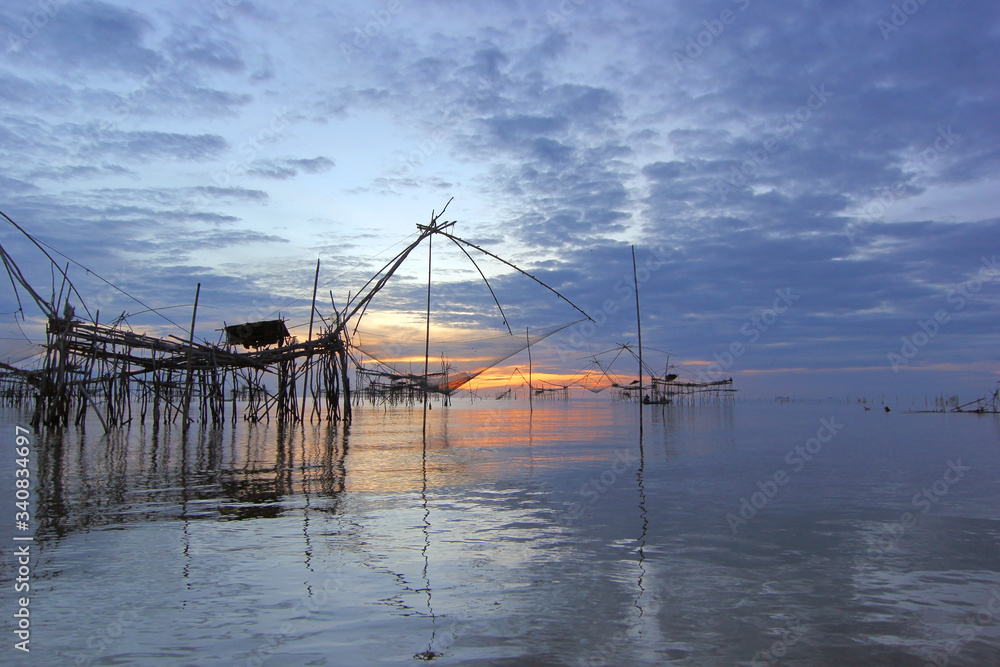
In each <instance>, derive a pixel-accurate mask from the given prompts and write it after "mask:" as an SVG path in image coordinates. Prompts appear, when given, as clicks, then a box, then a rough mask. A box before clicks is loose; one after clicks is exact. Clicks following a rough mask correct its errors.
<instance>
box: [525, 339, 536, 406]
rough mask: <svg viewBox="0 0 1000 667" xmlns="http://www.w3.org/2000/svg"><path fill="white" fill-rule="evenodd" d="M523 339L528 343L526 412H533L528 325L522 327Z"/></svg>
mask: <svg viewBox="0 0 1000 667" xmlns="http://www.w3.org/2000/svg"><path fill="white" fill-rule="evenodd" d="M524 340H525V341H526V342H527V343H528V414H535V402H534V398H533V397H532V395H533V394H534V393H535V388H534V386H533V385H532V383H531V338H530V337H529V336H528V327H524Z"/></svg>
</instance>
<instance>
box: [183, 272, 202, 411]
mask: <svg viewBox="0 0 1000 667" xmlns="http://www.w3.org/2000/svg"><path fill="white" fill-rule="evenodd" d="M199 296H201V283H198V288H197V289H196V290H195V292H194V308H192V309H191V331H190V333H189V334H188V349H187V380H186V381H185V385H184V428H187V425H188V414H189V413H190V412H191V381H192V380H193V378H192V377H191V353H192V352H193V351H194V323H195V319H196V318H197V317H198V297H199Z"/></svg>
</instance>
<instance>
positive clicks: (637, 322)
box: [632, 246, 642, 406]
mask: <svg viewBox="0 0 1000 667" xmlns="http://www.w3.org/2000/svg"><path fill="white" fill-rule="evenodd" d="M632 280H633V281H635V326H636V329H638V332H639V405H640V406H641V405H642V318H641V317H640V316H639V275H638V273H637V272H636V268H635V246H632Z"/></svg>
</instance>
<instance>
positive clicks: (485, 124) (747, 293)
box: [0, 0, 1000, 401]
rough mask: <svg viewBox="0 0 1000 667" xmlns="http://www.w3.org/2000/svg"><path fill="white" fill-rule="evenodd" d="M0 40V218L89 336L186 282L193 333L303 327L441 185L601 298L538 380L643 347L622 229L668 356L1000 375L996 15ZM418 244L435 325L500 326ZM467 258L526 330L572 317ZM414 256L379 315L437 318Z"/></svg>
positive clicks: (394, 15) (375, 326)
mask: <svg viewBox="0 0 1000 667" xmlns="http://www.w3.org/2000/svg"><path fill="white" fill-rule="evenodd" d="M0 38H2V39H0V53H2V55H0V93H2V95H0V210H2V211H3V212H4V213H6V214H7V215H9V216H10V217H11V218H13V219H14V220H15V221H16V222H17V223H18V224H19V225H21V226H22V227H24V228H25V230H27V231H28V232H29V233H30V234H32V235H33V236H35V237H36V238H37V239H38V240H39V241H40V242H42V243H44V244H46V245H44V246H43V247H45V248H46V249H47V251H48V252H49V253H50V254H51V255H52V256H53V257H54V258H56V259H57V260H58V262H59V263H60V265H63V266H69V277H70V279H71V280H73V282H74V284H75V285H76V286H77V288H78V289H79V290H80V292H81V293H82V294H83V295H84V300H85V301H86V304H87V309H88V310H89V311H90V312H91V313H95V312H96V311H97V310H100V312H101V315H100V319H101V321H103V322H106V321H109V320H112V319H114V318H115V317H117V316H118V315H120V314H121V313H123V312H125V313H128V314H129V322H130V323H131V325H132V326H133V327H134V328H136V329H137V330H142V331H147V332H148V333H154V334H157V335H170V334H173V335H181V334H182V333H183V332H184V331H186V329H187V327H188V324H189V320H190V311H191V306H192V303H193V301H194V292H195V289H196V285H197V284H198V283H200V284H201V293H200V297H199V311H198V326H197V327H196V332H197V334H198V336H199V337H200V338H204V339H207V340H218V337H219V332H218V330H219V329H220V328H221V327H222V325H223V323H230V324H231V323H236V322H243V321H255V320H259V319H268V318H271V317H277V316H279V315H280V316H282V317H287V318H288V321H289V324H290V325H293V326H294V327H295V332H296V333H298V334H299V335H300V336H303V335H304V333H305V331H304V327H305V326H306V323H307V321H308V313H309V300H310V298H311V293H312V282H313V277H314V271H315V267H316V261H317V259H319V260H320V263H321V269H320V285H321V286H322V287H321V289H320V292H319V295H320V304H321V310H322V311H323V312H326V313H327V314H329V313H330V312H331V310H332V308H330V307H327V305H328V304H329V303H330V299H331V294H332V299H333V300H334V302H335V303H337V305H338V307H340V306H342V305H343V304H344V303H345V302H346V300H347V298H348V295H349V294H350V295H353V294H356V293H357V291H358V290H359V289H361V288H362V286H363V285H364V283H365V282H366V281H367V280H368V278H369V277H371V276H372V275H374V273H375V272H376V271H377V270H378V269H379V268H380V267H381V266H382V265H383V264H384V263H385V262H387V261H388V260H389V259H391V257H392V256H393V255H394V254H395V253H396V252H399V250H401V249H402V248H403V247H404V246H405V245H406V243H408V242H410V241H412V240H413V239H414V236H413V234H414V233H415V232H416V231H417V228H416V225H417V224H426V223H427V222H428V221H429V220H430V217H431V215H432V213H434V212H440V211H441V209H442V207H444V206H445V204H446V203H447V202H448V201H449V200H450V199H452V198H454V199H453V201H452V202H451V204H450V205H449V206H448V209H447V212H446V214H445V216H444V218H442V219H447V220H449V221H450V220H454V221H456V225H455V226H454V228H453V229H454V233H455V234H456V235H457V236H459V237H461V238H463V239H467V240H468V241H470V242H473V243H476V244H477V245H480V246H481V247H482V248H484V249H487V250H489V251H490V252H492V253H495V254H498V255H500V256H502V257H504V258H506V259H507V260H509V261H511V262H513V263H515V264H516V265H517V266H519V267H521V268H523V269H525V270H528V271H530V272H531V273H533V274H534V275H536V276H537V277H538V278H540V279H541V280H543V281H544V282H545V283H546V284H548V285H550V286H552V287H553V288H555V289H556V290H558V291H559V292H560V293H562V294H563V295H565V296H566V297H567V298H568V299H570V300H571V301H572V302H573V303H574V304H576V305H577V306H579V307H580V308H582V309H583V310H584V311H586V312H587V313H588V314H589V315H590V316H591V317H592V318H593V322H588V323H586V324H577V325H574V326H573V327H570V328H568V329H566V330H564V331H563V332H561V333H559V334H556V335H554V336H552V337H551V338H549V339H547V340H546V341H545V342H544V343H541V344H539V346H538V349H537V350H535V352H534V356H535V358H534V359H533V362H534V364H535V368H536V370H537V372H538V373H540V374H541V375H542V376H543V377H553V378H554V377H557V376H559V375H572V374H574V373H577V372H579V371H584V370H586V369H587V368H594V363H595V362H594V357H595V356H596V357H597V358H598V359H603V360H604V361H602V363H606V362H607V361H609V359H608V357H607V356H601V354H600V353H603V352H605V351H607V350H613V349H615V348H616V347H618V346H621V345H624V344H632V345H634V344H635V343H636V342H637V336H636V333H637V332H636V322H635V310H634V307H635V304H634V293H633V288H632V286H631V281H632V279H633V273H632V254H631V246H634V248H635V256H636V261H637V267H638V271H637V274H638V275H637V277H638V279H639V282H640V286H639V291H640V302H641V312H642V336H643V345H644V348H645V349H646V350H647V351H646V358H647V361H648V362H649V363H650V365H653V366H655V367H656V368H662V367H664V366H665V365H666V363H668V357H667V353H669V363H672V364H680V365H681V366H682V367H683V369H684V372H685V373H686V374H688V375H685V377H699V378H701V379H721V378H725V377H733V378H734V379H735V381H736V383H737V386H738V387H739V388H740V389H741V390H742V391H743V392H744V395H746V396H750V397H770V396H774V395H792V396H801V397H827V396H833V397H835V398H846V397H848V396H852V397H853V396H868V397H874V398H876V399H880V398H881V397H882V396H885V397H886V400H887V401H891V400H895V397H897V396H899V397H901V399H903V400H906V399H907V398H909V399H910V400H914V399H919V400H921V401H922V400H923V397H925V396H938V395H945V396H951V395H959V396H960V397H961V398H963V399H969V400H971V399H972V398H975V397H976V396H979V395H983V394H985V393H986V392H987V391H989V390H990V389H991V388H992V387H993V386H994V384H995V383H996V382H997V381H998V380H1000V349H998V348H1000V346H998V345H997V343H998V333H1000V326H998V325H1000V309H998V305H1000V265H998V264H997V261H998V255H1000V252H998V251H1000V214H998V212H997V203H998V196H997V194H996V193H997V192H1000V187H998V186H1000V183H998V181H1000V124H998V123H997V118H1000V81H998V79H1000V77H998V74H997V69H996V66H997V63H998V62H1000V48H998V47H1000V6H998V5H996V3H993V2H987V1H985V0H983V1H980V0H972V1H970V2H962V3H958V2H947V1H946V0H907V1H906V2H870V1H866V2H860V1H858V2H852V1H850V0H839V1H838V0H828V1H826V2H815V1H814V2H801V3H780V4H778V5H775V4H773V3H763V2H758V1H757V0H716V1H713V2H697V1H695V2H691V1H685V2H645V3H644V2H602V3H597V2H593V1H592V0H562V1H560V2H557V1H556V0H551V1H546V2H537V3H536V2H519V1H517V0H508V1H503V2H493V3H475V4H473V3H466V2H455V1H447V0H426V1H423V2H416V1H406V0H388V1H386V2H381V1H379V2H370V3H362V2H338V3H322V2H297V3H294V4H291V5H288V4H286V3H267V2H251V1H250V0H243V1H240V0H204V1H201V2H184V3H181V2H164V1H161V2H155V1H153V2H146V3H142V4H141V5H136V3H124V2H122V3H116V2H88V1H84V2H77V1H73V0H69V1H61V0H48V1H45V0H40V1H32V2H23V1H20V0H14V1H12V2H6V3H4V5H3V8H2V9H0ZM0 243H2V244H3V246H4V248H5V249H6V250H7V251H8V252H9V253H10V254H11V255H12V256H13V257H14V258H15V260H16V261H17V263H18V266H19V267H20V268H21V270H22V271H23V272H24V274H25V276H26V277H28V278H29V280H31V281H32V283H33V284H34V285H35V286H36V288H37V289H38V291H39V292H41V293H43V294H50V293H51V292H53V291H55V292H57V293H58V291H59V288H60V285H59V280H57V279H55V278H54V277H53V272H52V269H51V267H50V263H49V261H48V259H46V258H45V257H44V256H43V255H42V254H41V253H40V252H39V251H38V249H37V248H34V247H32V246H31V245H30V244H29V243H28V242H27V240H26V239H25V237H23V236H22V235H21V234H20V233H19V232H17V231H16V230H15V229H13V227H11V226H9V225H6V224H5V225H4V226H3V227H2V228H0ZM433 253H434V254H433V257H434V260H433V261H434V272H433V274H432V275H433V280H432V283H433V284H434V285H435V290H434V292H433V296H432V299H433V304H434V313H435V314H434V326H435V328H436V330H437V331H438V332H440V331H443V330H445V329H448V330H450V331H464V332H465V333H466V334H468V335H469V336H471V335H473V334H475V335H495V334H497V333H505V332H506V328H505V327H504V325H503V318H501V317H500V316H499V314H498V312H497V310H496V306H495V305H494V304H493V299H492V297H491V296H490V294H489V291H488V290H486V288H485V286H484V283H483V281H482V279H481V278H480V276H479V273H478V270H477V269H476V267H474V266H473V265H472V263H471V262H470V261H469V259H468V258H466V257H465V256H464V255H463V254H462V253H461V252H460V251H459V250H458V249H457V248H456V247H455V245H454V244H451V243H450V242H448V241H447V240H446V239H443V238H441V237H438V239H437V240H436V241H435V242H434V246H433ZM470 254H472V255H474V256H475V259H476V261H477V263H478V264H479V266H480V269H481V270H482V271H483V273H484V275H485V276H486V277H487V278H489V280H490V284H491V286H492V287H493V289H494V291H495V292H496V296H497V299H498V300H499V301H500V303H501V304H502V305H503V307H504V311H505V315H506V318H507V321H508V323H509V324H510V325H511V328H512V330H513V331H514V332H515V333H518V334H521V333H523V332H524V331H525V329H533V330H536V331H537V330H542V329H544V328H545V327H554V326H559V325H562V324H567V323H569V322H573V321H574V320H576V319H578V318H579V317H580V316H579V314H578V313H577V312H576V311H575V310H573V308H572V307H570V306H568V304H566V303H565V302H564V301H561V300H559V299H558V298H556V297H554V295H552V294H551V293H549V292H547V291H546V290H544V289H543V288H541V287H540V286H538V285H536V284H535V283H533V282H531V281H530V280H529V279H527V278H525V277H524V276H522V275H520V274H517V273H514V272H512V271H510V270H508V269H507V268H506V267H505V266H504V265H502V264H500V263H498V262H496V261H495V260H492V259H490V258H488V257H485V256H482V255H480V254H479V253H478V252H477V251H474V250H471V249H470ZM426 261H427V253H426V251H425V250H424V249H423V247H421V248H420V249H418V251H415V253H414V255H413V257H412V258H410V259H409V260H408V261H407V263H406V264H404V266H403V268H402V269H401V270H400V272H399V275H398V276H397V277H395V278H394V279H393V281H392V282H391V283H390V286H389V287H388V288H387V289H386V290H385V292H384V294H380V295H379V297H378V298H377V299H376V301H375V302H373V306H372V312H371V313H370V315H366V320H365V321H364V323H363V324H362V327H361V328H362V329H365V330H367V331H369V332H370V333H371V334H372V335H373V336H377V335H381V336H399V337H400V338H405V337H406V336H409V335H411V334H412V333H413V331H415V330H416V328H417V327H419V326H420V322H421V317H422V313H423V310H424V308H425V307H426V303H425V299H426V271H427V266H426ZM84 267H86V268H84ZM86 269H89V270H90V271H91V273H88V272H87V270H86ZM94 273H96V274H99V275H100V277H101V278H103V279H105V280H107V281H108V282H110V283H113V284H114V285H115V286H116V287H117V288H120V289H121V290H122V291H123V292H125V293H127V294H128V295H130V297H132V298H129V297H126V296H125V295H124V294H122V292H119V291H118V290H117V289H112V288H111V287H109V286H108V285H107V284H105V283H104V282H102V281H101V280H99V279H97V278H96V277H95V276H94V275H93V274H94ZM0 294H3V296H2V299H3V300H2V302H0V324H2V326H0V358H3V359H6V360H8V361H14V362H17V361H23V362H24V363H30V361H31V356H30V355H32V354H37V352H38V347H37V343H38V342H41V341H42V340H43V339H44V329H43V326H44V322H43V321H42V318H41V315H40V313H39V311H38V310H37V309H35V308H33V306H31V304H30V303H28V304H26V305H25V307H24V316H23V319H22V316H21V314H20V313H18V312H17V311H18V304H17V301H16V299H15V294H14V291H13V290H12V289H11V288H9V287H8V288H6V289H5V290H3V291H0ZM21 298H22V301H23V300H24V294H23V293H22V294H21ZM147 307H149V308H157V309H160V313H162V314H163V315H164V316H166V317H167V318H169V319H170V320H172V322H173V324H171V323H168V322H167V321H166V320H165V319H164V318H163V317H160V316H158V315H156V314H154V313H150V312H146V313H143V312H142V311H143V310H145V309H146V308H147ZM78 310H81V309H80V308H79V307H78ZM440 335H441V336H442V337H443V336H444V335H445V334H443V333H441V334H440ZM32 343H34V345H32ZM521 356H523V355H521ZM521 356H518V357H515V358H512V360H511V361H510V362H509V364H508V368H510V364H517V365H521V366H523V365H524V363H525V360H523V359H522V358H521ZM612 357H613V355H612ZM628 363H629V364H631V363H632V362H631V361H629V362H628ZM505 372H506V371H505ZM629 372H634V371H630V370H629V369H628V368H627V367H624V366H623V367H621V369H620V373H621V374H622V375H623V376H624V375H627V374H628V373H629ZM546 373H547V374H549V375H544V374H546Z"/></svg>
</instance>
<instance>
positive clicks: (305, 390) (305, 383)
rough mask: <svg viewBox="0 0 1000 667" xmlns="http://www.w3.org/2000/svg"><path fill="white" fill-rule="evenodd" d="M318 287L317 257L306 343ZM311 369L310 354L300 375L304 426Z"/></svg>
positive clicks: (311, 325)
mask: <svg viewBox="0 0 1000 667" xmlns="http://www.w3.org/2000/svg"><path fill="white" fill-rule="evenodd" d="M318 287H319V257H317V258H316V277H315V278H313V298H312V306H311V307H310V309H309V336H308V337H307V338H306V342H311V341H312V337H313V320H314V318H315V316H316V289H317V288H318ZM311 367H312V352H310V353H309V356H307V357H306V370H305V373H303V374H302V377H303V383H302V418H301V420H300V421H301V422H302V423H303V424H304V423H305V422H306V402H307V401H308V400H309V369H310V368H311ZM309 421H312V415H310V416H309Z"/></svg>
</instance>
